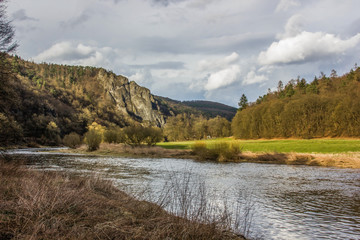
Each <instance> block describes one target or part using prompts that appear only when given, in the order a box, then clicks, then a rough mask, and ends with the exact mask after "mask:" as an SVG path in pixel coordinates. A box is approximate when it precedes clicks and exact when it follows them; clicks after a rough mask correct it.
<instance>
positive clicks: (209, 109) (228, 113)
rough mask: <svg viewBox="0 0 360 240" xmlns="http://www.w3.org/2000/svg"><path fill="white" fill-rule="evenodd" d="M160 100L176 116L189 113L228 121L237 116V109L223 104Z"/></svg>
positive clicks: (200, 101)
mask: <svg viewBox="0 0 360 240" xmlns="http://www.w3.org/2000/svg"><path fill="white" fill-rule="evenodd" d="M156 99H158V100H159V101H160V102H162V103H163V104H166V105H167V106H168V107H169V109H171V110H172V111H173V112H174V113H175V114H180V113H187V114H194V115H202V116H204V117H207V118H214V117H216V116H220V117H224V118H226V119H227V120H229V121H231V119H232V118H233V117H234V116H235V114H236V112H237V109H236V108H234V107H231V106H228V105H225V104H222V103H218V102H212V101H204V100H193V101H177V100H173V99H170V98H165V97H159V96H157V97H156Z"/></svg>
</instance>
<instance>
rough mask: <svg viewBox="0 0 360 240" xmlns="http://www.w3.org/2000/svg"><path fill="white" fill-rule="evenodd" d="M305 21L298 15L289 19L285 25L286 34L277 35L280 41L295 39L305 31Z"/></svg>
mask: <svg viewBox="0 0 360 240" xmlns="http://www.w3.org/2000/svg"><path fill="white" fill-rule="evenodd" d="M304 22H305V19H304V17H303V16H302V15H300V14H296V15H294V16H292V17H291V18H289V20H288V21H287V23H286V25H285V33H281V34H278V35H277V38H278V39H284V38H289V37H294V36H296V35H298V34H300V33H301V32H302V31H303V29H302V28H303V24H304Z"/></svg>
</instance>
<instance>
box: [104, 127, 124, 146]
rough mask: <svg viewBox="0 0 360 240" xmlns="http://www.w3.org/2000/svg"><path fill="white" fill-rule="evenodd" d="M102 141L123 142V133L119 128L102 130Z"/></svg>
mask: <svg viewBox="0 0 360 240" xmlns="http://www.w3.org/2000/svg"><path fill="white" fill-rule="evenodd" d="M104 142H107V143H123V142H125V136H124V133H123V132H122V131H121V129H120V128H118V129H110V130H106V131H105V132H104Z"/></svg>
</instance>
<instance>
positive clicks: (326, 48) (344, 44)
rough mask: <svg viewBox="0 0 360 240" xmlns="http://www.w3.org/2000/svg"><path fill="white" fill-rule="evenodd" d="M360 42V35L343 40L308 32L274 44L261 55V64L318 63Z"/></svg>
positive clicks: (321, 33)
mask: <svg viewBox="0 0 360 240" xmlns="http://www.w3.org/2000/svg"><path fill="white" fill-rule="evenodd" d="M359 42H360V33H359V34H357V35H355V36H353V37H351V38H349V39H347V40H342V39H340V38H339V37H338V36H335V35H333V34H328V33H323V32H315V33H312V32H307V31H303V32H301V33H300V34H298V35H296V36H293V37H289V38H285V39H282V40H280V41H278V42H273V43H272V44H271V45H270V47H269V48H268V49H267V50H266V51H263V52H261V53H260V54H259V57H258V61H259V63H260V64H264V65H267V64H289V63H302V62H307V61H316V60H320V59H322V58H324V57H330V56H332V55H338V54H342V53H344V52H346V51H347V50H349V49H351V48H354V47H355V46H356V45H358V44H359Z"/></svg>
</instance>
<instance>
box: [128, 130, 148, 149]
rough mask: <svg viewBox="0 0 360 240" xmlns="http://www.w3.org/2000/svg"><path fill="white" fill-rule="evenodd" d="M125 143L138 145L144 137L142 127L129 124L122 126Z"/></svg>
mask: <svg viewBox="0 0 360 240" xmlns="http://www.w3.org/2000/svg"><path fill="white" fill-rule="evenodd" d="M124 133H125V136H126V138H125V143H126V144H129V145H131V146H140V145H141V143H142V142H143V141H144V139H145V135H144V127H142V126H129V127H126V128H124Z"/></svg>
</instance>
